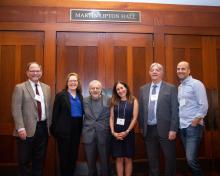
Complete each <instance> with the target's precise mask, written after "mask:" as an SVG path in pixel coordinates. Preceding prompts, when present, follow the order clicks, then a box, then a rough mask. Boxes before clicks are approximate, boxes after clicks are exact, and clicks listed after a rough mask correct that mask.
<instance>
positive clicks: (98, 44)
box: [56, 32, 153, 162]
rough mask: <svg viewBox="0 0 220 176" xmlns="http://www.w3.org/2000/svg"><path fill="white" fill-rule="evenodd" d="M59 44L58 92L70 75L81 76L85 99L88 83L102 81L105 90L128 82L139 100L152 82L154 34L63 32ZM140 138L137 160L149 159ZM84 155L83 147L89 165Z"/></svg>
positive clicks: (138, 138)
mask: <svg viewBox="0 0 220 176" xmlns="http://www.w3.org/2000/svg"><path fill="white" fill-rule="evenodd" d="M57 41H58V42H57V63H56V67H57V69H56V70H57V71H56V73H57V75H56V92H57V91H60V90H61V89H62V88H63V87H64V84H65V78H66V76H67V74H68V73H69V72H77V73H79V74H80V77H81V83H82V88H83V95H84V96H88V83H89V82H90V81H91V80H93V79H98V80H100V81H101V82H102V84H103V87H104V88H112V87H113V84H114V82H116V81H118V80H122V81H125V82H127V83H128V84H129V86H130V88H131V91H132V92H133V93H134V95H135V96H138V91H139V87H140V86H141V85H143V84H145V83H146V81H149V77H146V71H147V73H148V68H149V66H150V64H151V63H152V62H153V47H152V43H153V36H152V35H151V34H128V33H77V32H74V33H73V32H72V33H68V32H59V33H58V34H57ZM136 135H137V142H136V146H137V150H136V151H137V152H136V156H135V158H136V159H143V158H146V155H145V150H144V144H143V141H142V139H141V136H140V134H139V132H138V128H136ZM82 151H83V147H82V146H81V148H80V154H79V155H80V158H79V160H80V162H84V161H85V158H84V155H83V154H82V153H83V152H82Z"/></svg>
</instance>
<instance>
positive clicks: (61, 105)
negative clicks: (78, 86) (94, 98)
mask: <svg viewBox="0 0 220 176" xmlns="http://www.w3.org/2000/svg"><path fill="white" fill-rule="evenodd" d="M78 96H79V98H80V102H81V104H82V108H83V97H82V96H80V95H78ZM70 124H71V105H70V95H69V93H68V92H67V91H66V90H63V91H61V92H59V93H58V94H57V95H56V97H55V100H54V105H53V113H52V125H51V127H50V129H51V133H52V135H53V136H54V137H69V136H70V134H71V126H70Z"/></svg>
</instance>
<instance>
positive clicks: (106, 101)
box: [12, 61, 208, 176]
mask: <svg viewBox="0 0 220 176" xmlns="http://www.w3.org/2000/svg"><path fill="white" fill-rule="evenodd" d="M26 74H27V77H28V80H27V81H25V82H23V83H20V84H17V85H16V86H15V89H14V92H13V95H12V115H13V119H14V122H15V130H14V135H15V136H16V143H17V152H18V163H19V174H20V176H31V175H32V176H42V175H43V164H44V160H45V155H46V149H47V141H48V135H49V134H52V135H53V136H54V137H55V139H56V141H57V146H58V155H59V165H60V167H59V168H60V175H61V176H73V174H74V171H75V168H76V161H77V157H78V149H79V144H80V139H81V136H82V142H83V144H84V149H85V154H86V160H87V165H88V171H89V173H88V175H89V176H96V175H101V176H109V175H110V173H111V172H110V168H109V153H111V155H112V157H114V158H115V163H116V171H117V175H118V176H123V175H125V176H131V175H132V170H133V163H132V158H133V157H134V155H135V133H134V127H135V124H136V123H137V121H138V123H139V128H140V130H141V133H142V135H143V139H144V142H145V145H146V150H147V156H148V163H149V176H159V175H160V169H159V168H160V166H159V163H160V159H159V155H160V148H161V149H162V151H163V154H164V158H165V175H166V176H175V173H176V152H175V151H176V144H175V139H176V136H177V133H178V132H179V133H180V136H181V139H182V142H183V146H184V148H185V152H186V159H187V162H188V165H189V167H190V168H191V170H192V174H193V176H200V175H202V170H201V168H200V165H199V162H198V159H197V155H198V150H199V144H200V141H201V138H202V134H203V128H204V121H203V119H204V117H205V115H206V113H207V109H208V102H207V96H206V91H205V87H204V85H203V83H202V82H201V81H199V80H196V79H194V78H192V76H191V75H190V65H189V63H188V62H186V61H182V62H180V63H178V65H177V76H178V77H179V79H180V85H179V87H178V89H177V87H176V86H174V85H172V84H169V83H167V82H165V81H164V80H163V75H164V68H163V66H162V65H161V64H159V63H153V64H151V66H150V68H149V75H150V77H151V82H150V83H147V84H145V85H144V86H142V87H141V88H140V92H139V98H138V99H137V98H136V97H135V96H133V95H132V93H131V91H130V89H129V87H128V85H127V84H126V83H125V82H122V81H118V82H116V83H115V84H114V86H113V89H112V96H111V97H109V96H108V95H107V94H106V93H104V90H103V88H102V83H101V82H100V81H98V80H92V81H91V82H90V83H89V96H88V97H83V96H82V88H81V82H80V78H79V75H78V74H76V73H70V74H69V75H68V76H67V79H66V85H65V88H64V89H63V90H62V91H61V92H59V93H57V94H56V96H55V100H54V104H53V108H51V109H53V110H52V114H51V112H50V101H51V90H50V87H49V86H48V85H46V84H44V83H42V82H40V78H41V76H42V67H41V65H39V64H38V63H36V62H31V63H29V64H28V65H27V69H26ZM51 117H52V118H51ZM97 156H98V159H99V163H100V172H99V173H97V168H96V160H97Z"/></svg>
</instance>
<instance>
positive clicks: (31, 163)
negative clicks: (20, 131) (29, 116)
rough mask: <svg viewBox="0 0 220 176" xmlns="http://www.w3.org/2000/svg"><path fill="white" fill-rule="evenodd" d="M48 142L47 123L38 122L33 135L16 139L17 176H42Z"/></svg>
mask: <svg viewBox="0 0 220 176" xmlns="http://www.w3.org/2000/svg"><path fill="white" fill-rule="evenodd" d="M47 142H48V131H47V123H46V121H44V122H38V123H37V127H36V131H35V135H34V136H33V137H27V138H26V140H21V139H20V138H18V137H17V138H16V143H17V153H18V163H19V176H42V175H43V165H44V160H45V156H46V150H47Z"/></svg>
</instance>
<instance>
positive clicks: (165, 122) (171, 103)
mask: <svg viewBox="0 0 220 176" xmlns="http://www.w3.org/2000/svg"><path fill="white" fill-rule="evenodd" d="M150 86H151V83H149V84H146V85H144V86H142V87H141V88H140V95H139V126H140V128H141V129H142V131H143V136H144V137H146V135H147V121H148V102H149V92H150ZM156 116H157V130H158V134H159V136H160V137H163V138H167V137H168V132H169V131H176V132H177V131H178V128H179V115H178V100H177V88H176V86H174V85H172V84H169V83H166V82H164V81H162V83H161V87H160V91H159V95H158V100H157V108H156Z"/></svg>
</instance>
